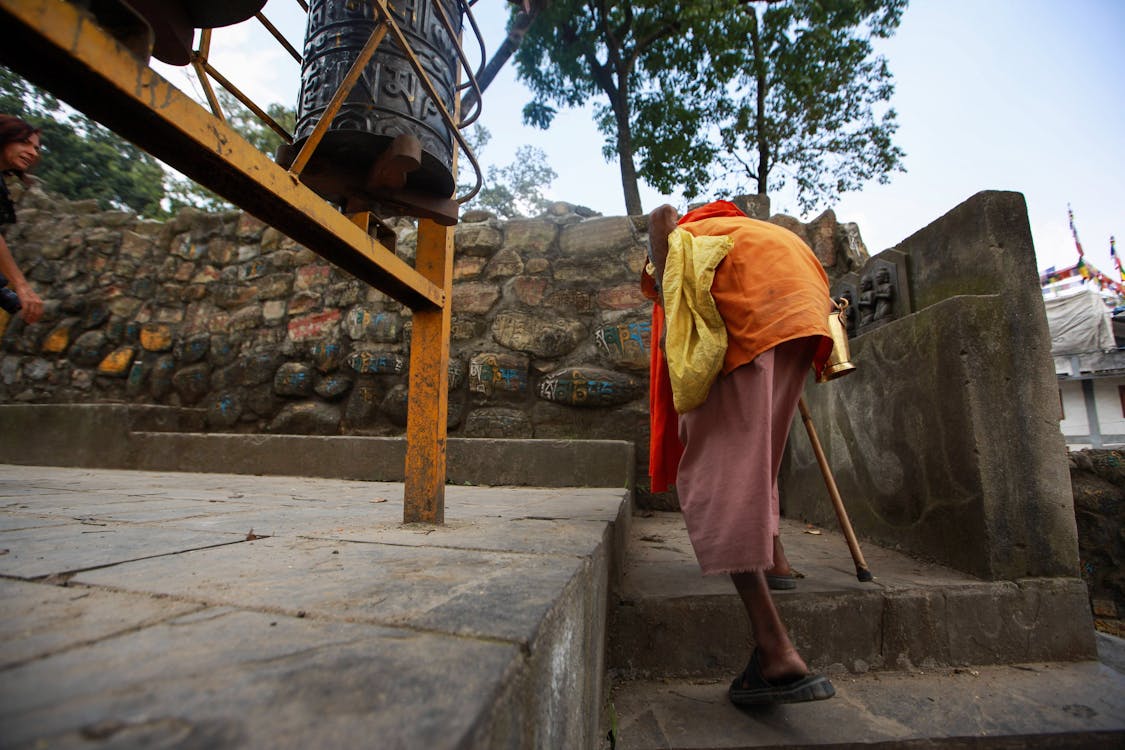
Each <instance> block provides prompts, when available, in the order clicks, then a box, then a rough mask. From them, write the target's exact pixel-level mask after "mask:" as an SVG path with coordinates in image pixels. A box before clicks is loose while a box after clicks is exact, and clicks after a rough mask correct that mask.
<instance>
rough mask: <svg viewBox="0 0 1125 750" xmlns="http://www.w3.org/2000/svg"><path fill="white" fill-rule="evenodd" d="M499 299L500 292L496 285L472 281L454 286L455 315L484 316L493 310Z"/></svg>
mask: <svg viewBox="0 0 1125 750" xmlns="http://www.w3.org/2000/svg"><path fill="white" fill-rule="evenodd" d="M498 299H500V290H499V289H498V288H497V287H496V285H495V284H485V283H483V282H477V281H470V282H467V283H464V284H454V285H453V307H452V309H453V312H454V313H465V314H469V315H484V314H485V313H487V312H488V311H489V310H491V309H492V306H493V305H494V304H496V300H498Z"/></svg>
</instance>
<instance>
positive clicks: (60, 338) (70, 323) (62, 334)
mask: <svg viewBox="0 0 1125 750" xmlns="http://www.w3.org/2000/svg"><path fill="white" fill-rule="evenodd" d="M78 320H79V319H78V318H64V319H63V320H62V322H60V323H59V324H58V325H56V326H55V327H54V328H52V329H51V332H50V333H48V334H47V337H46V338H45V339H43V345H42V346H41V347H40V351H42V352H43V353H44V354H61V353H62V352H65V351H66V350H67V347H69V346H70V337H71V335H72V333H73V331H74V329H75V327H77V325H78Z"/></svg>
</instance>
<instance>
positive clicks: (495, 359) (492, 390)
mask: <svg viewBox="0 0 1125 750" xmlns="http://www.w3.org/2000/svg"><path fill="white" fill-rule="evenodd" d="M528 365H529V362H528V359H527V357H524V356H520V355H516V354H497V353H482V354H477V355H476V356H474V357H473V358H472V359H471V360H470V361H469V390H470V391H471V392H473V393H482V394H484V395H486V396H491V395H493V394H497V393H512V394H523V393H526V392H527V389H528Z"/></svg>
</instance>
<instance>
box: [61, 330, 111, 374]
mask: <svg viewBox="0 0 1125 750" xmlns="http://www.w3.org/2000/svg"><path fill="white" fill-rule="evenodd" d="M105 348H106V340H105V333H104V332H103V331H86V332H85V333H83V334H82V335H81V336H79V337H78V338H77V339H75V340H74V343H73V344H71V345H70V349H68V350H67V354H66V356H67V358H68V359H70V361H71V362H73V363H74V364H76V365H83V366H86V367H92V366H94V365H96V364H98V363H99V362H101V361H102V356H103V355H104V354H105Z"/></svg>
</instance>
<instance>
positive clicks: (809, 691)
mask: <svg viewBox="0 0 1125 750" xmlns="http://www.w3.org/2000/svg"><path fill="white" fill-rule="evenodd" d="M743 685H745V687H743ZM727 694H728V695H729V696H730V702H731V703H733V704H734V705H736V706H765V705H769V704H773V703H803V702H805V701H822V700H825V699H826V698H831V697H832V696H833V695H835V694H836V688H834V687H832V683H831V682H829V681H828V678H827V677H824V676H823V675H818V674H812V673H809V674H806V675H798V676H796V677H785V678H782V679H781V680H778V681H776V682H772V683H771V682H767V681H766V678H765V677H762V668H761V663H760V662H759V660H758V649H756V648H755V649H754V653H752V654H751V655H750V663H749V664H747V665H746V670H745V671H744V672H743V673H742V674H741V675H739V676H738V677H736V678H735V680H734V682H732V683H731V685H730V690H729V691H728V693H727Z"/></svg>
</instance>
